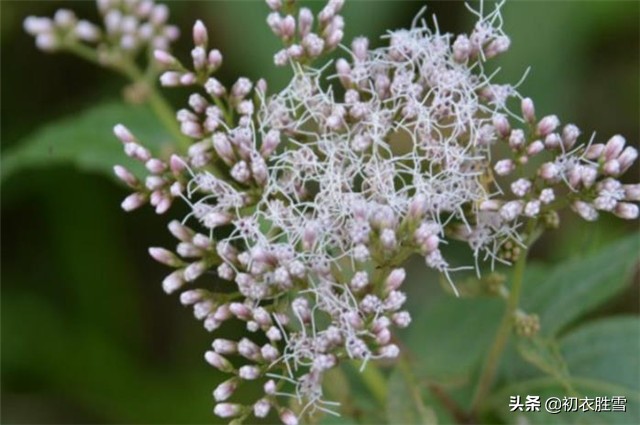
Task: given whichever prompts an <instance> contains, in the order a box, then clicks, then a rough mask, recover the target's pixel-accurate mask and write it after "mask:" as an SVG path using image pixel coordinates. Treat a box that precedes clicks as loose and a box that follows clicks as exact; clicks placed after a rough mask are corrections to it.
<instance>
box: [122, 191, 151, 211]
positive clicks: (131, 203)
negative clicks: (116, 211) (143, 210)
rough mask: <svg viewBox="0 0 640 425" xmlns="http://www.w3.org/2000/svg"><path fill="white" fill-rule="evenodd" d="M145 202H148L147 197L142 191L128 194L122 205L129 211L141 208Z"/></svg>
mask: <svg viewBox="0 0 640 425" xmlns="http://www.w3.org/2000/svg"><path fill="white" fill-rule="evenodd" d="M145 202H147V197H146V196H145V195H144V194H142V193H138V192H136V193H132V194H131V195H129V196H127V197H126V198H125V199H124V201H122V204H120V206H121V207H122V209H123V210H125V211H127V212H129V211H133V210H135V209H136V208H140V207H141V206H142V205H144V203H145Z"/></svg>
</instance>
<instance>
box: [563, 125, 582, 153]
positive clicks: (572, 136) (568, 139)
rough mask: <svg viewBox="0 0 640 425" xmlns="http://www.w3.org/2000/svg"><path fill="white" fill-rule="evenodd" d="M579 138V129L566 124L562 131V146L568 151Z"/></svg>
mask: <svg viewBox="0 0 640 425" xmlns="http://www.w3.org/2000/svg"><path fill="white" fill-rule="evenodd" d="M579 136H580V129H579V128H578V127H576V126H575V125H573V124H567V125H565V126H564V128H563V129H562V145H563V146H564V149H565V150H569V149H571V148H572V147H573V145H575V143H576V141H577V140H578V137H579Z"/></svg>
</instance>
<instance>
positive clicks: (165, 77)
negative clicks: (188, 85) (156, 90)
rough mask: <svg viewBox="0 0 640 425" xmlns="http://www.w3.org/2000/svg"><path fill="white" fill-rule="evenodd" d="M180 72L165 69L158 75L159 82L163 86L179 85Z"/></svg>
mask: <svg viewBox="0 0 640 425" xmlns="http://www.w3.org/2000/svg"><path fill="white" fill-rule="evenodd" d="M181 76H182V74H180V73H179V72H176V71H167V72H164V73H163V74H162V75H161V76H160V84H161V85H162V86H164V87H177V86H179V85H180V77H181Z"/></svg>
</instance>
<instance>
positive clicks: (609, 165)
mask: <svg viewBox="0 0 640 425" xmlns="http://www.w3.org/2000/svg"><path fill="white" fill-rule="evenodd" d="M620 171H621V167H620V162H618V160H617V159H610V160H609V161H607V162H605V163H604V166H603V167H602V172H603V173H604V174H606V175H609V176H614V177H615V176H617V175H619V174H620Z"/></svg>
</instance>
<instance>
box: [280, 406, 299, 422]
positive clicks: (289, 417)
mask: <svg viewBox="0 0 640 425" xmlns="http://www.w3.org/2000/svg"><path fill="white" fill-rule="evenodd" d="M280 420H281V421H282V423H283V424H284V425H298V418H296V415H295V414H294V413H293V412H292V411H291V410H289V409H282V411H281V412H280Z"/></svg>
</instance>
